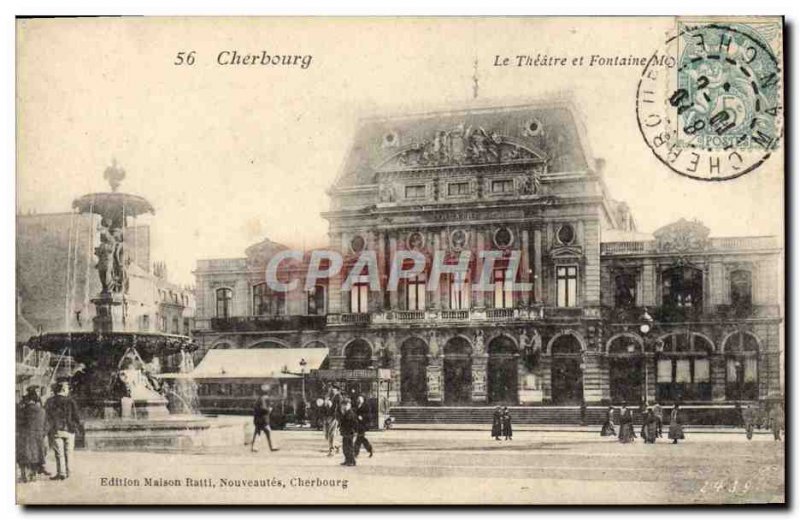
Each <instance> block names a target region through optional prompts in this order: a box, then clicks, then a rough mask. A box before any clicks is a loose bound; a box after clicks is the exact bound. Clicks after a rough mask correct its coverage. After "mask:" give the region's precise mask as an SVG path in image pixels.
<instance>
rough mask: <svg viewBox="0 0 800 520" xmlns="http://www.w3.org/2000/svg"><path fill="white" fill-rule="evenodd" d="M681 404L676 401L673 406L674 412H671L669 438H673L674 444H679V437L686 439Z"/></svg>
mask: <svg viewBox="0 0 800 520" xmlns="http://www.w3.org/2000/svg"><path fill="white" fill-rule="evenodd" d="M679 412H680V406H678V404H677V403H676V404H675V406H673V407H672V412H670V414H669V434H668V435H667V437H668V438H670V439H672V444H678V440H679V439H685V438H686V436H685V435H684V433H683V426H682V425H681V416H680V413H679Z"/></svg>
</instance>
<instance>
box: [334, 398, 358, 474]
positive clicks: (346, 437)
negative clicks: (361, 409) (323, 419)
mask: <svg viewBox="0 0 800 520" xmlns="http://www.w3.org/2000/svg"><path fill="white" fill-rule="evenodd" d="M357 429H358V417H357V416H356V413H355V412H354V411H353V406H352V404H351V403H350V399H343V400H342V420H341V423H339V431H340V432H341V433H342V452H344V462H342V466H355V465H356V458H355V456H354V452H353V435H355V433H356V430H357Z"/></svg>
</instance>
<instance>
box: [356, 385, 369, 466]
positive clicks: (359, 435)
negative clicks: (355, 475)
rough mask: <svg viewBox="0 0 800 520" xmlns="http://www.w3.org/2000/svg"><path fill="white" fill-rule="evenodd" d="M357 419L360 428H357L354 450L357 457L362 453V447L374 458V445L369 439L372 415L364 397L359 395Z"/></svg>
mask: <svg viewBox="0 0 800 520" xmlns="http://www.w3.org/2000/svg"><path fill="white" fill-rule="evenodd" d="M356 417H357V418H358V427H357V428H356V442H355V445H354V446H353V449H354V450H355V456H356V457H358V454H359V452H360V451H361V446H364V449H366V450H367V452H368V453H369V456H370V457H372V455H373V453H374V452H373V450H372V444H370V442H369V440H368V439H367V430H368V429H369V418H370V413H369V407H368V406H367V403H366V402H365V401H364V396H363V395H359V396H358V401H356Z"/></svg>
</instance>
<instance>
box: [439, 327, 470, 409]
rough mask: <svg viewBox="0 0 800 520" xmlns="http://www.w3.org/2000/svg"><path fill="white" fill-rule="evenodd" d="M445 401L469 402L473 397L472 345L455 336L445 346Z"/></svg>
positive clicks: (457, 403) (454, 403)
mask: <svg viewBox="0 0 800 520" xmlns="http://www.w3.org/2000/svg"><path fill="white" fill-rule="evenodd" d="M442 375H443V378H444V402H445V404H450V405H459V404H469V402H470V401H471V399H472V345H470V344H469V342H468V341H467V340H466V339H464V338H453V339H451V340H450V341H448V342H447V344H446V345H445V346H444V366H443V373H442Z"/></svg>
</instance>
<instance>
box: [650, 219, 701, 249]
mask: <svg viewBox="0 0 800 520" xmlns="http://www.w3.org/2000/svg"><path fill="white" fill-rule="evenodd" d="M708 234H709V229H708V228H707V227H706V226H704V225H703V223H702V222H700V221H698V220H693V221H691V222H690V221H688V220H686V219H683V218H682V219H680V220H679V221H677V222H673V223H672V224H668V225H666V226H664V227H662V228H660V229H658V230H657V231H656V232H654V233H653V236H654V237H655V239H656V249H657V250H658V251H660V252H664V253H671V252H684V251H701V250H703V249H705V248H706V247H708Z"/></svg>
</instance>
